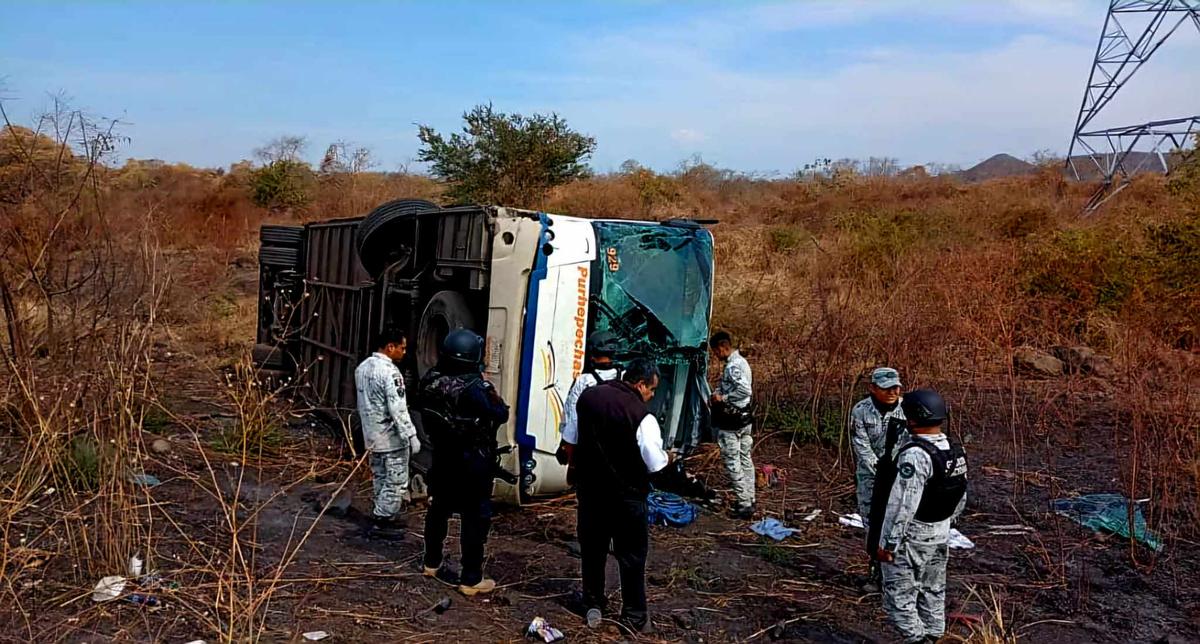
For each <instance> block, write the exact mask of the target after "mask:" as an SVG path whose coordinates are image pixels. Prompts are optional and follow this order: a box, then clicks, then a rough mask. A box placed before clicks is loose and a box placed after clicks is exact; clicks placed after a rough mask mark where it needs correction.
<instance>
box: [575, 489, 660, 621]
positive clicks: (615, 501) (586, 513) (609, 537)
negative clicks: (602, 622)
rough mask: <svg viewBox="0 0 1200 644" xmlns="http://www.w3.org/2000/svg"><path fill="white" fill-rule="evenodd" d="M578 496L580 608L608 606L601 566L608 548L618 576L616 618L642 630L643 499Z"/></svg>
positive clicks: (647, 537) (646, 536) (645, 537)
mask: <svg viewBox="0 0 1200 644" xmlns="http://www.w3.org/2000/svg"><path fill="white" fill-rule="evenodd" d="M604 494H605V493H604V492H600V493H599V494H595V495H592V494H587V493H585V492H584V491H583V490H580V492H579V497H578V498H579V520H578V524H579V550H580V557H581V558H582V559H583V603H584V608H585V609H589V608H599V609H600V610H601V611H603V610H604V609H605V608H606V607H607V603H608V602H607V600H606V598H605V596H604V581H605V580H604V567H605V565H606V564H607V563H608V552H609V546H610V545H611V546H612V552H613V555H614V556H616V558H617V570H618V571H619V572H620V575H621V618H622V619H623V620H625V621H628V622H630V623H631V624H632V625H633V626H635V627H637V628H641V627H642V626H644V625H645V624H646V618H647V614H646V553H647V550H648V549H649V545H650V531H649V528H648V527H647V525H646V499H645V497H642V498H622V497H619V496H618V497H615V498H614V497H605V496H603V495H604Z"/></svg>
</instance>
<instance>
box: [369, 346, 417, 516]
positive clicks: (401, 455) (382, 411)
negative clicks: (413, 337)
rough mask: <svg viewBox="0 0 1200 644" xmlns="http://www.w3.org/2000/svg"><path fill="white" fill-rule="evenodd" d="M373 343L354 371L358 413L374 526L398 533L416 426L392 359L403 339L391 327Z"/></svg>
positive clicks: (398, 354)
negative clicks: (371, 489) (367, 462)
mask: <svg viewBox="0 0 1200 644" xmlns="http://www.w3.org/2000/svg"><path fill="white" fill-rule="evenodd" d="M377 344H378V345H379V348H378V350H377V351H375V352H374V353H372V354H371V355H370V356H368V357H367V359H366V360H363V361H362V363H361V364H359V365H358V368H357V369H355V370H354V385H355V388H356V390H357V393H358V418H359V421H360V422H361V424H362V433H363V442H364V444H365V445H366V448H367V451H368V452H369V453H370V461H371V474H372V477H373V482H374V491H375V507H374V510H373V511H372V513H371V520H372V523H373V524H374V526H375V528H376V529H378V530H381V531H385V532H391V533H396V534H400V535H402V534H403V530H402V526H401V525H400V520H399V516H398V515H399V513H400V511H401V508H402V506H403V503H404V495H405V493H406V492H407V491H408V463H409V459H410V458H411V457H412V455H413V454H416V453H417V452H419V451H420V450H421V441H419V440H418V439H417V428H416V426H415V425H413V422H412V418H410V417H409V415H408V403H407V400H406V395H405V391H404V378H403V376H401V375H400V369H398V368H397V367H396V363H397V362H399V361H400V360H403V359H404V354H405V353H406V352H407V350H408V339H407V338H406V337H405V336H404V333H403V332H401V331H397V330H394V329H388V330H385V331H384V332H383V333H381V334H380V336H379V340H378V343H377Z"/></svg>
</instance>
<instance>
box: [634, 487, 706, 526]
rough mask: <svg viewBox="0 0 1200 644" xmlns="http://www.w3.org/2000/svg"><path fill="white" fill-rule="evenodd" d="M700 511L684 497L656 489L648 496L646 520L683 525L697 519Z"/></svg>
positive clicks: (669, 524) (652, 523) (651, 523)
mask: <svg viewBox="0 0 1200 644" xmlns="http://www.w3.org/2000/svg"><path fill="white" fill-rule="evenodd" d="M699 513H700V511H699V510H698V509H696V506H694V505H692V504H691V503H688V502H687V501H686V500H684V498H683V497H681V496H679V495H678V494H671V493H670V492H662V491H659V490H655V491H653V492H651V493H650V494H649V495H648V496H647V497H646V521H647V522H649V523H650V525H666V526H674V527H677V528H679V527H683V526H685V525H688V524H690V523H691V522H693V521H695V520H696V515H697V514H699Z"/></svg>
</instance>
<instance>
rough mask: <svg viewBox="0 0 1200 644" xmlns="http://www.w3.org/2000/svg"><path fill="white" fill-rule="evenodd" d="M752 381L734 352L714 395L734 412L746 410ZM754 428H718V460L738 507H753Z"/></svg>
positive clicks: (751, 391)
mask: <svg viewBox="0 0 1200 644" xmlns="http://www.w3.org/2000/svg"><path fill="white" fill-rule="evenodd" d="M752 383H753V379H752V377H751V375H750V363H748V362H746V359H745V358H743V357H742V354H740V353H738V352H737V351H734V352H733V353H731V354H730V355H729V358H728V359H726V361H725V370H724V371H723V372H722V373H721V382H720V384H718V385H717V391H716V393H718V394H720V395H721V396H723V397H724V403H725V404H726V405H729V406H731V407H733V408H735V409H739V410H740V409H745V408H746V407H748V406H749V405H750V396H751V394H752V393H753V389H752ZM752 427H753V425H746V426H745V427H741V428H736V429H724V428H721V429H719V430H718V431H717V443H718V444H719V445H720V446H721V459H722V460H723V461H724V462H725V471H726V472H728V473H729V478H730V480H732V481H733V491H734V495H735V496H736V497H737V503H738V505H739V506H740V507H743V508H746V507H750V506H751V505H754V500H755V494H754V461H752V460H751V458H750V451H751V449H752V448H753V447H754V439H753V438H752V437H751V435H750V430H751V428H752Z"/></svg>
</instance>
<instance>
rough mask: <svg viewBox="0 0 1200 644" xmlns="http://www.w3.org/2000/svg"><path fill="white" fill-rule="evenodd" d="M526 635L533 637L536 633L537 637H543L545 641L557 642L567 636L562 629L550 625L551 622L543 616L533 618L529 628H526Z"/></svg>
mask: <svg viewBox="0 0 1200 644" xmlns="http://www.w3.org/2000/svg"><path fill="white" fill-rule="evenodd" d="M525 635H526V636H527V637H533V636H535V635H536V636H537V637H540V638H542V641H543V642H547V643H549V642H557V641H559V640H561V639H563V637H565V636H564V635H563V633H562V631H560V630H558V629H557V628H554V627H553V626H551V625H550V622H547V621H546V620H545V619H543V618H541V617H534V618H533V621H532V622H530V623H529V628H527V629H525Z"/></svg>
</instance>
